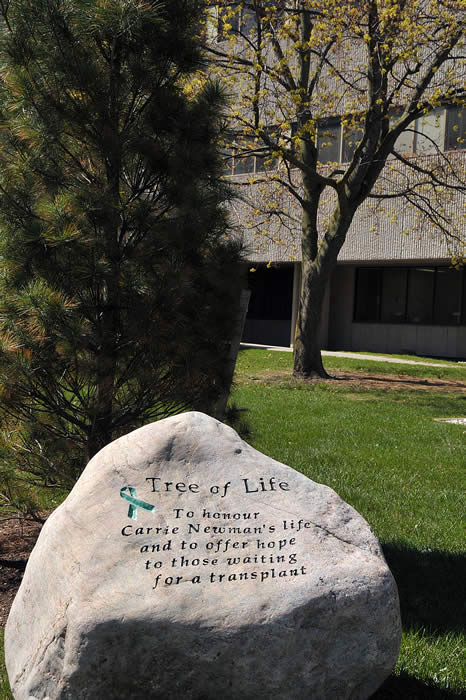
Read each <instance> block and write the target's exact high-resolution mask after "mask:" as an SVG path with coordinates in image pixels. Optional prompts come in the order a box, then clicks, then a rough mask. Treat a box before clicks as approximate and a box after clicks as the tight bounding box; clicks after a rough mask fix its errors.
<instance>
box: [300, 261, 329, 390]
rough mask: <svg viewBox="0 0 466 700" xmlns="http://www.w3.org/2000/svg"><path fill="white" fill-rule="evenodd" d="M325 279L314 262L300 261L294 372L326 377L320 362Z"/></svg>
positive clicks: (307, 377)
mask: <svg viewBox="0 0 466 700" xmlns="http://www.w3.org/2000/svg"><path fill="white" fill-rule="evenodd" d="M326 284H327V279H326V277H325V275H323V274H322V273H321V271H320V270H319V268H318V267H317V265H316V263H315V262H312V261H309V260H307V261H305V260H303V269H302V282H301V297H300V300H299V311H298V319H297V323H296V335H295V342H294V365H293V375H294V376H295V377H298V378H300V379H312V378H316V377H323V378H326V377H329V375H328V374H327V372H326V371H325V369H324V366H323V364H322V356H321V348H320V346H321V343H320V333H321V327H322V310H323V302H324V296H325V289H326Z"/></svg>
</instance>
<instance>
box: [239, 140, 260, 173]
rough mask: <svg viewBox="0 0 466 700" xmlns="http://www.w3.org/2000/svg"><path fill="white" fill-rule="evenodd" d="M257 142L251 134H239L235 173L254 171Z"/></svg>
mask: <svg viewBox="0 0 466 700" xmlns="http://www.w3.org/2000/svg"><path fill="white" fill-rule="evenodd" d="M255 147H256V142H255V140H254V139H253V138H251V137H250V136H243V135H238V136H237V139H236V143H235V174H239V173H253V172H254V160H255V156H254V155H253V154H252V152H254V151H255Z"/></svg>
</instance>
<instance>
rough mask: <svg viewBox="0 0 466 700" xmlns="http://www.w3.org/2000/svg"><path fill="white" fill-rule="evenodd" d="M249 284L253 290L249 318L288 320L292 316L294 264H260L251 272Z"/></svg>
mask: <svg viewBox="0 0 466 700" xmlns="http://www.w3.org/2000/svg"><path fill="white" fill-rule="evenodd" d="M248 285H249V289H250V290H251V298H250V300H249V308H248V318H250V319H264V320H277V321H279V320H287V319H290V318H291V306H292V299H293V266H292V265H280V266H279V267H270V268H268V267H266V266H262V265H261V266H260V267H258V268H257V270H256V271H255V272H250V273H249V277H248Z"/></svg>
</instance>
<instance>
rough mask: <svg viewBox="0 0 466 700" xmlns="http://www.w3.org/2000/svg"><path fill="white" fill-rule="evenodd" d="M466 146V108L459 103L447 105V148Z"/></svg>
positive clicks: (456, 148)
mask: <svg viewBox="0 0 466 700" xmlns="http://www.w3.org/2000/svg"><path fill="white" fill-rule="evenodd" d="M461 148H466V109H465V108H463V109H462V108H461V107H460V106H459V105H451V106H450V107H447V119H446V124H445V150H446V151H452V150H459V149H461Z"/></svg>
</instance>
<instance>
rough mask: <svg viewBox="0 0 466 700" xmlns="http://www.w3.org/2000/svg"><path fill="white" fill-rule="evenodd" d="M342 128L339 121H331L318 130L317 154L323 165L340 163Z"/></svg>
mask: <svg viewBox="0 0 466 700" xmlns="http://www.w3.org/2000/svg"><path fill="white" fill-rule="evenodd" d="M340 137H341V128H340V123H339V121H336V120H329V121H328V122H326V123H323V124H321V125H319V128H318V130H317V152H318V159H319V161H320V162H321V163H338V162H339V160H340Z"/></svg>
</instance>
